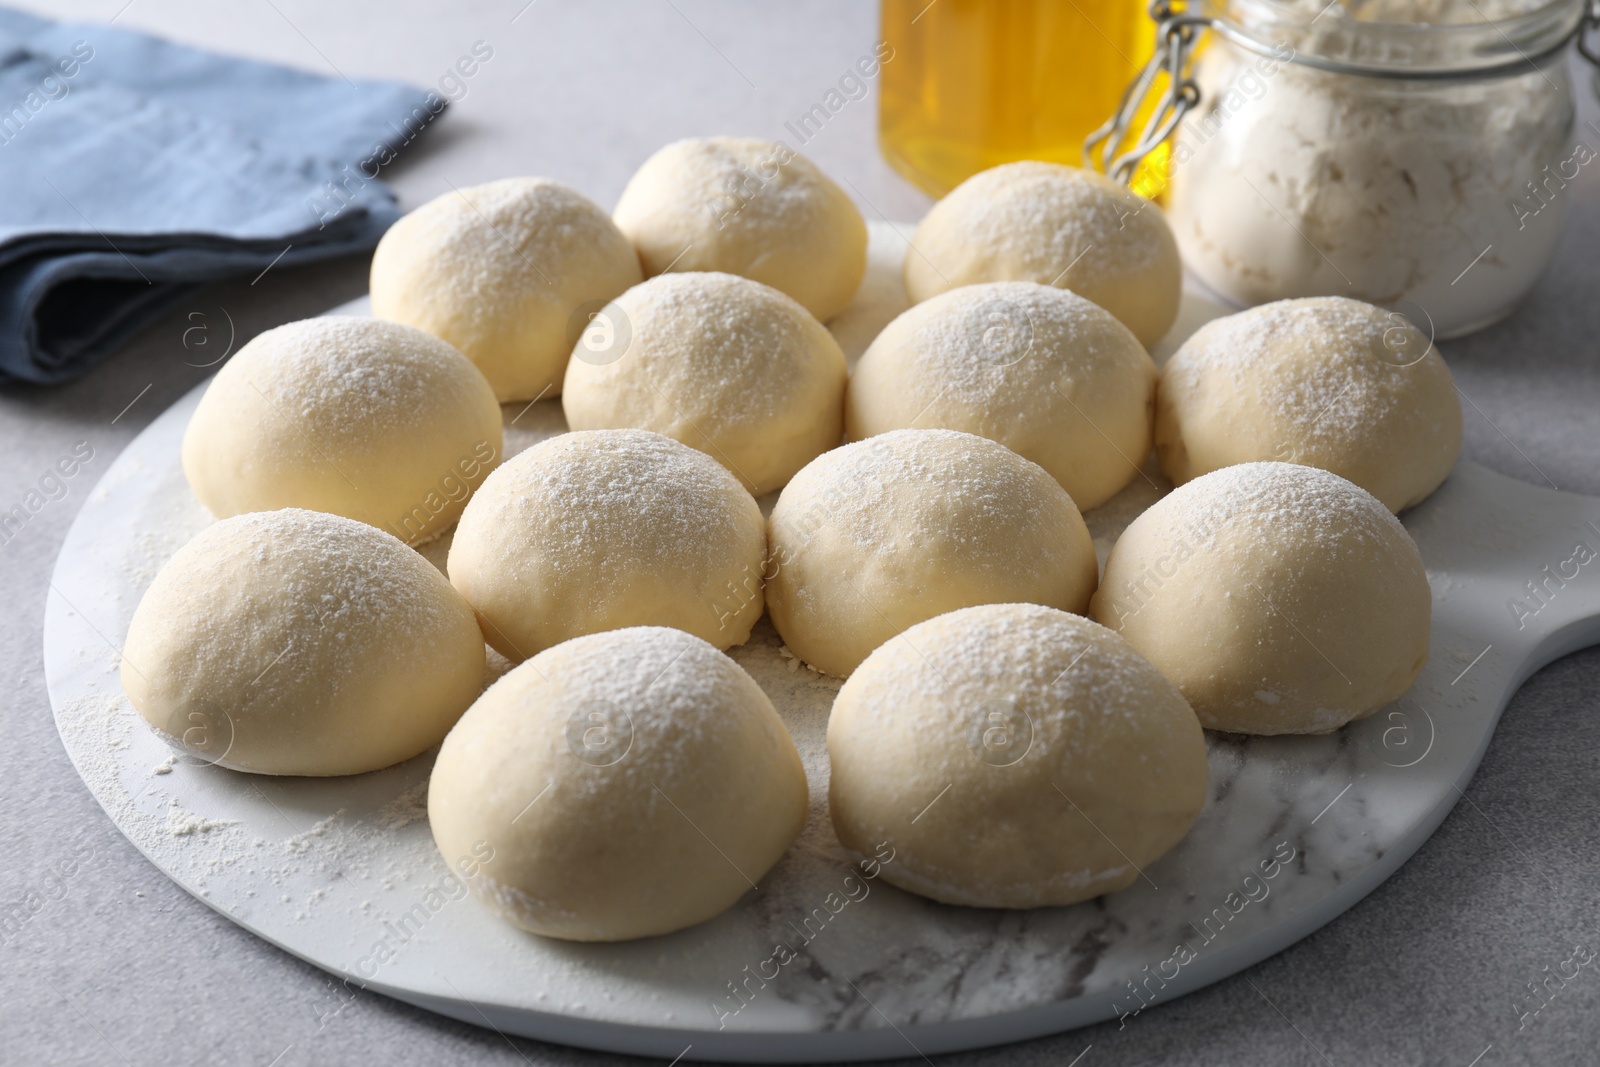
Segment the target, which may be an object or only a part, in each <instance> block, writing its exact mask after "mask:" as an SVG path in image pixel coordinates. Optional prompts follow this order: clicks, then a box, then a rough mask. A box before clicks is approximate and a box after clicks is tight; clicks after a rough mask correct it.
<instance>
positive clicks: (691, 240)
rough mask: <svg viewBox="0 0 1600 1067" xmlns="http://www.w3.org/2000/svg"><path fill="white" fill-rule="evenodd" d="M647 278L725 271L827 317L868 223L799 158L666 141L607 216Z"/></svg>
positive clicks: (750, 147)
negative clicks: (630, 244) (636, 254)
mask: <svg viewBox="0 0 1600 1067" xmlns="http://www.w3.org/2000/svg"><path fill="white" fill-rule="evenodd" d="M612 217H613V218H614V219H615V220H616V223H617V226H618V228H620V229H621V230H622V232H623V233H625V234H627V235H628V239H629V240H630V241H632V242H633V244H634V247H635V248H637V249H638V250H639V259H640V260H641V261H642V262H643V264H644V273H645V276H646V277H654V276H655V275H657V274H663V273H665V272H666V271H668V270H680V271H726V272H727V273H729V274H738V275H740V276H742V277H745V278H753V279H754V280H756V281H758V282H761V283H762V284H764V285H770V286H772V287H773V288H774V289H777V290H778V291H780V292H783V293H787V294H788V295H789V296H791V297H793V298H794V299H796V300H798V301H799V302H800V303H801V304H802V305H803V306H804V307H805V309H806V310H807V311H809V312H811V314H813V315H815V316H816V317H817V318H819V319H821V320H822V321H823V322H826V321H828V320H829V319H831V318H833V316H835V315H837V314H838V313H839V312H841V311H843V310H844V309H845V307H846V306H847V305H848V304H849V303H850V300H851V298H852V297H854V296H855V294H856V288H857V287H858V286H859V285H860V284H861V278H862V276H863V275H865V274H866V272H867V224H866V222H864V221H863V220H862V218H861V212H859V211H857V210H856V206H855V204H853V203H851V201H850V198H849V197H848V196H846V195H845V193H844V190H842V189H840V188H839V187H838V186H837V185H835V184H834V183H833V181H832V180H830V179H829V178H828V176H827V175H826V174H823V173H822V171H820V170H818V169H817V166H816V164H814V163H812V162H811V161H810V160H809V159H806V158H805V157H804V156H801V155H798V154H797V153H795V152H793V151H792V150H790V149H789V148H787V147H786V146H784V145H783V144H781V143H779V142H776V141H758V140H753V139H751V138H748V137H705V138H695V139H691V140H686V141H674V142H673V143H672V144H669V145H667V146H666V147H665V148H663V149H661V150H660V151H659V152H657V153H656V154H655V155H653V156H651V157H650V158H649V159H647V160H645V162H644V166H642V167H640V168H639V171H638V173H637V174H635V175H634V176H633V177H632V178H631V179H629V181H628V185H627V188H625V189H623V190H622V199H620V200H618V201H617V210H616V212H615V214H614V215H613V216H612Z"/></svg>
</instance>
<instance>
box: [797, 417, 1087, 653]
mask: <svg viewBox="0 0 1600 1067" xmlns="http://www.w3.org/2000/svg"><path fill="white" fill-rule="evenodd" d="M767 539H768V544H769V546H770V551H771V560H770V562H769V564H768V571H767V573H768V574H770V575H772V577H771V579H770V580H769V581H768V583H767V588H766V595H767V607H768V609H769V610H770V611H771V613H772V622H773V625H774V626H776V627H777V629H778V633H779V634H780V635H782V637H783V640H784V642H785V643H786V644H787V645H788V647H789V650H790V651H791V652H793V653H794V654H795V655H796V656H799V657H800V658H801V659H802V660H804V661H805V662H807V663H809V664H811V665H812V666H813V667H815V668H817V669H818V670H820V671H824V672H826V673H828V674H831V675H834V676H836V677H839V678H844V677H847V676H849V674H850V672H851V671H853V670H855V669H856V665H857V664H859V663H860V662H861V661H862V660H864V659H866V658H867V654H868V653H869V652H871V651H872V650H873V649H875V648H877V647H878V646H879V645H881V644H883V643H884V642H885V641H888V640H889V639H890V638H892V637H894V636H895V635H896V634H898V633H900V632H901V631H903V630H905V629H906V628H908V627H911V626H915V625H916V624H917V623H919V622H922V621H923V620H924V619H930V618H932V617H933V616H935V615H942V614H943V613H945V612H947V611H954V610H955V609H956V608H965V607H971V606H973V605H975V604H998V603H1008V602H1024V603H1033V604H1047V605H1049V606H1050V607H1055V608H1062V609H1064V610H1066V611H1078V612H1081V611H1084V610H1086V609H1087V606H1088V603H1089V595H1090V594H1091V593H1093V592H1094V586H1095V578H1096V575H1097V572H1098V567H1097V566H1096V563H1095V556H1094V544H1093V542H1091V541H1090V539H1089V530H1088V527H1086V526H1085V525H1084V522H1083V516H1082V515H1080V514H1079V513H1078V509H1077V508H1076V507H1075V506H1074V505H1073V503H1072V498H1071V497H1069V496H1068V495H1067V494H1066V491H1065V490H1063V489H1062V488H1061V486H1059V485H1057V484H1056V482H1055V479H1054V478H1051V477H1050V475H1049V473H1048V472H1046V471H1045V469H1044V468H1043V467H1040V466H1039V465H1038V464H1036V463H1032V462H1029V461H1028V460H1025V459H1023V458H1022V457H1021V456H1019V455H1017V454H1016V453H1015V452H1013V451H1011V450H1010V449H1008V448H1006V447H1005V446H1004V445H1001V444H996V443H995V442H994V441H990V440H988V439H986V438H982V437H975V436H973V435H972V434H968V433H958V432H956V431H954V430H893V431H891V432H889V433H885V434H879V435H878V436H877V437H871V438H868V439H867V440H865V441H860V442H857V443H855V444H851V445H845V446H844V447H843V448H836V449H834V450H833V451H832V452H825V453H823V454H822V455H821V456H819V457H818V458H817V459H816V460H814V461H813V462H812V463H811V464H810V465H809V466H807V467H806V469H805V470H803V471H801V472H800V473H799V474H798V475H796V476H795V479H794V481H792V482H790V483H789V485H788V487H787V488H785V489H784V491H783V493H782V495H781V496H779V497H778V503H777V505H776V506H775V507H774V508H773V509H772V517H771V518H770V519H769V520H768V523H767Z"/></svg>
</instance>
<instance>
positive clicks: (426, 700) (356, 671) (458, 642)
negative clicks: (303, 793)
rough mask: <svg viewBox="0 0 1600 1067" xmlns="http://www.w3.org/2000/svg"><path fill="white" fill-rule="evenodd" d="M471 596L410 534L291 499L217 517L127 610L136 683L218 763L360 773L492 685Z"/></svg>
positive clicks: (410, 746) (172, 734) (141, 698)
mask: <svg viewBox="0 0 1600 1067" xmlns="http://www.w3.org/2000/svg"><path fill="white" fill-rule="evenodd" d="M483 669H484V650H483V635H482V634H481V633H480V632H479V631H478V625H477V623H476V622H474V621H473V618H472V609H471V608H470V607H469V606H468V605H467V603H466V601H464V600H462V599H461V597H460V596H459V595H457V593H456V591H455V590H454V589H452V588H450V583H449V582H447V581H446V580H445V579H444V576H443V575H441V574H440V573H439V572H438V571H437V570H435V569H434V568H433V566H432V565H430V564H429V563H428V561H427V560H425V559H423V558H422V557H421V556H420V555H418V554H417V553H416V552H414V551H412V550H411V549H409V548H407V547H406V546H405V545H404V544H402V543H401V542H400V541H399V540H397V539H395V538H393V537H391V536H389V535H388V534H386V533H383V532H382V531H380V530H375V529H373V528H372V527H370V526H367V525H365V524H363V523H359V522H355V521H353V520H351V519H346V518H341V517H340V516H337V515H328V514H324V513H321V512H315V511H304V510H300V509H298V508H290V509H286V510H283V511H265V512H256V513H253V514H249V515H236V516H234V517H233V518H230V519H223V520H222V521H221V522H218V523H215V524H214V525H212V526H209V527H207V528H206V529H205V530H203V531H201V533H200V534H199V535H198V536H197V537H195V539H194V540H192V541H190V542H189V543H188V544H187V545H185V546H183V548H181V549H179V550H178V552H177V554H176V555H174V556H173V557H172V559H171V560H169V561H168V563H167V565H166V566H165V567H163V568H161V572H160V573H159V574H157V575H156V579H155V581H154V582H152V583H151V584H150V588H149V589H148V590H146V592H145V594H144V597H143V598H142V599H141V600H140V601H139V606H138V608H137V609H135V611H134V613H133V620H132V622H131V623H130V624H129V626H128V640H127V643H126V644H125V645H124V646H123V652H122V688H123V690H124V691H125V692H126V693H127V694H128V699H129V700H131V701H132V702H133V706H134V707H135V708H137V709H138V711H139V714H140V715H141V716H143V717H144V719H145V721H146V722H148V723H149V724H150V725H151V726H153V727H155V728H156V730H158V731H160V732H161V733H162V734H163V735H165V736H166V737H167V739H168V740H169V741H170V742H172V743H173V744H175V745H178V746H181V747H182V748H184V749H185V750H186V751H189V752H191V753H192V754H194V755H196V756H198V757H199V758H201V759H203V760H206V761H208V762H211V763H217V764H220V765H222V766H224V767H230V768H232V769H234V770H240V771H256V772H258V773H261V774H303V775H329V774H357V773H360V772H362V771H371V770H376V769H378V768H379V767H387V766H389V765H390V764H392V763H399V762H400V761H401V760H406V759H410V758H411V757H412V756H415V755H417V754H418V753H420V752H423V751H425V750H427V749H428V748H429V747H430V746H432V745H434V744H436V743H437V742H438V741H439V739H440V738H441V737H443V736H444V735H445V732H446V731H447V730H449V729H450V727H451V725H452V724H454V723H455V721H456V719H457V718H458V717H459V716H460V715H461V713H462V712H463V711H465V710H466V708H467V706H468V705H470V704H471V703H472V701H473V699H474V698H475V697H476V696H477V695H478V688H479V686H480V685H481V684H482V681H483Z"/></svg>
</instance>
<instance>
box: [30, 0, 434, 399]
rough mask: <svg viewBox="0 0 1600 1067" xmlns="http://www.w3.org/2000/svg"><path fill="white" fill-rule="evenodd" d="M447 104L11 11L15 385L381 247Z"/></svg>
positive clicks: (55, 374)
mask: <svg viewBox="0 0 1600 1067" xmlns="http://www.w3.org/2000/svg"><path fill="white" fill-rule="evenodd" d="M444 106H445V101H444V98H443V97H441V96H439V94H437V93H433V92H429V91H426V90H422V89H416V88H412V87H410V86H405V85H399V84H395V83H389V82H372V81H357V82H353V83H352V82H349V81H347V80H345V79H344V78H343V77H329V78H325V77H321V76H318V75H314V74H307V73H304V72H302V71H297V70H291V69H289V68H286V67H279V66H274V65H272V64H268V63H259V62H255V61H252V60H245V59H238V58H234V57H229V56H220V55H216V54H213V53H209V52H205V51H201V50H199V49H195V48H189V47H186V46H183V45H178V44H174V43H172V42H170V41H164V40H161V39H159V38H155V37H151V36H148V35H146V34H142V33H137V32H134V31H131V30H123V29H120V28H118V27H115V26H103V25H89V24H69V23H55V22H50V21H48V20H45V19H40V18H36V17H34V16H31V15H25V14H21V13H19V12H14V11H9V10H6V9H3V8H0V381H3V380H19V379H20V380H24V381H31V382H39V383H54V382H62V381H66V380H68V379H70V378H73V377H76V376H78V375H79V374H82V373H83V372H84V371H86V370H88V369H89V368H90V367H91V366H93V365H94V364H95V363H97V362H99V361H100V360H102V359H104V358H105V357H106V356H108V355H110V354H111V353H112V352H114V351H115V350H116V348H117V347H118V345H120V344H121V343H122V342H123V341H124V340H125V339H126V338H127V337H128V336H129V335H130V334H131V333H132V332H133V331H134V330H136V329H138V328H139V327H140V326H142V325H143V324H144V323H146V322H147V321H149V320H150V319H151V318H152V317H154V316H155V315H157V314H159V313H160V312H161V311H163V310H165V309H166V308H167V307H169V306H170V305H172V304H173V303H174V302H176V301H178V300H181V299H182V298H183V297H184V296H185V295H186V294H188V293H190V292H192V291H193V290H194V289H195V288H197V287H198V286H199V285H201V284H203V283H205V282H209V281H212V280H215V279H217V278H219V277H222V276H224V275H230V274H243V273H257V272H260V271H263V270H265V269H267V268H268V267H269V266H279V267H281V266H288V265H293V264H297V263H306V262H310V261H313V260H318V259H325V258H329V257H332V256H339V255H345V254H347V253H351V252H356V251H360V250H364V249H368V248H371V247H373V246H374V245H376V244H377V241H378V238H379V237H381V236H382V235H383V232H384V230H386V229H388V228H389V225H390V224H391V223H393V222H394V220H395V219H396V218H398V217H399V209H398V208H397V206H396V203H395V198H394V194H393V193H391V192H390V191H389V190H388V189H387V188H386V187H385V186H384V185H383V184H382V183H381V182H379V181H377V180H375V179H376V176H377V174H378V169H379V167H380V166H382V165H383V164H385V163H387V162H389V161H390V160H392V159H393V158H395V156H396V154H397V153H398V152H400V151H401V150H402V149H403V146H404V145H405V144H407V143H408V142H410V141H411V140H412V139H413V138H415V137H416V135H417V134H418V133H420V132H421V131H422V130H423V129H425V128H426V127H427V125H428V124H429V123H430V122H431V121H432V119H433V118H435V117H436V116H437V115H438V114H439V112H441V111H442V110H443V109H444Z"/></svg>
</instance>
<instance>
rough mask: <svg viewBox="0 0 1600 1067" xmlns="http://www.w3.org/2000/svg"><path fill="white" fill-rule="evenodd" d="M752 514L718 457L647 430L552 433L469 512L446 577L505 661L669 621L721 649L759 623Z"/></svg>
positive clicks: (755, 511) (757, 535)
mask: <svg viewBox="0 0 1600 1067" xmlns="http://www.w3.org/2000/svg"><path fill="white" fill-rule="evenodd" d="M766 547H767V543H766V536H765V530H764V527H763V525H762V520H761V509H760V508H758V507H757V506H756V502H755V499H754V498H753V497H751V495H750V494H749V493H747V492H745V490H744V487H743V486H741V485H740V484H739V481H738V479H737V478H735V477H734V476H733V475H732V474H730V473H728V471H727V470H726V469H725V468H724V467H722V465H721V464H719V463H717V461H716V460H714V459H712V458H711V457H709V456H707V455H705V454H704V453H701V452H696V451H695V450H694V449H692V448H690V447H688V446H687V445H682V444H679V443H678V442H677V441H674V440H672V439H671V438H668V437H663V436H662V435H661V434H658V433H651V432H649V431H647V430H595V431H589V432H580V433H568V434H562V435H561V436H559V437H553V438H551V439H549V440H548V441H544V442H543V443H541V444H538V445H535V446H534V447H533V448H530V449H528V450H527V451H526V452H523V453H522V454H520V455H518V456H516V457H515V458H513V459H511V460H510V461H508V462H507V463H506V464H505V465H504V466H503V467H501V468H500V469H499V470H497V471H495V472H494V474H493V475H492V476H491V477H490V478H489V480H488V481H486V482H485V483H484V485H483V488H482V490H480V491H479V493H478V495H477V496H475V497H474V498H473V500H472V503H471V504H470V505H469V506H468V507H467V510H466V513H465V514H464V515H462V517H461V525H460V527H459V528H458V529H457V530H456V535H455V540H454V541H452V542H451V544H450V565H449V571H450V580H451V582H453V583H454V584H455V587H456V588H457V589H459V590H460V591H461V594H462V596H464V597H466V598H467V601H468V602H469V603H471V605H472V606H473V608H474V609H475V610H476V611H477V613H478V618H479V620H480V621H481V622H482V623H483V632H484V635H485V636H486V637H487V638H488V640H489V644H491V645H493V646H494V647H495V649H496V650H497V651H499V652H500V653H501V654H502V655H504V656H506V657H507V658H509V659H512V660H522V659H526V658H527V657H529V656H532V655H533V654H534V653H536V652H539V651H540V650H542V649H545V648H548V647H550V646H551V645H555V644H559V643H560V642H562V641H565V640H567V639H568V638H572V637H577V636H579V635H582V634H590V633H595V632H597V631H600V630H616V629H621V628H622V627H625V626H675V627H677V628H678V629H680V630H687V631H688V632H689V633H692V634H695V635H697V636H699V637H701V638H704V639H705V640H707V641H710V642H711V643H713V644H715V645H716V646H717V647H718V648H727V647H728V646H730V645H739V644H743V643H744V641H745V639H746V638H748V637H749V636H750V628H751V627H752V626H754V625H755V623H756V620H757V619H759V618H760V617H761V610H762V603H763V601H762V587H761V578H762V573H763V564H764V562H765V559H766Z"/></svg>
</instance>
